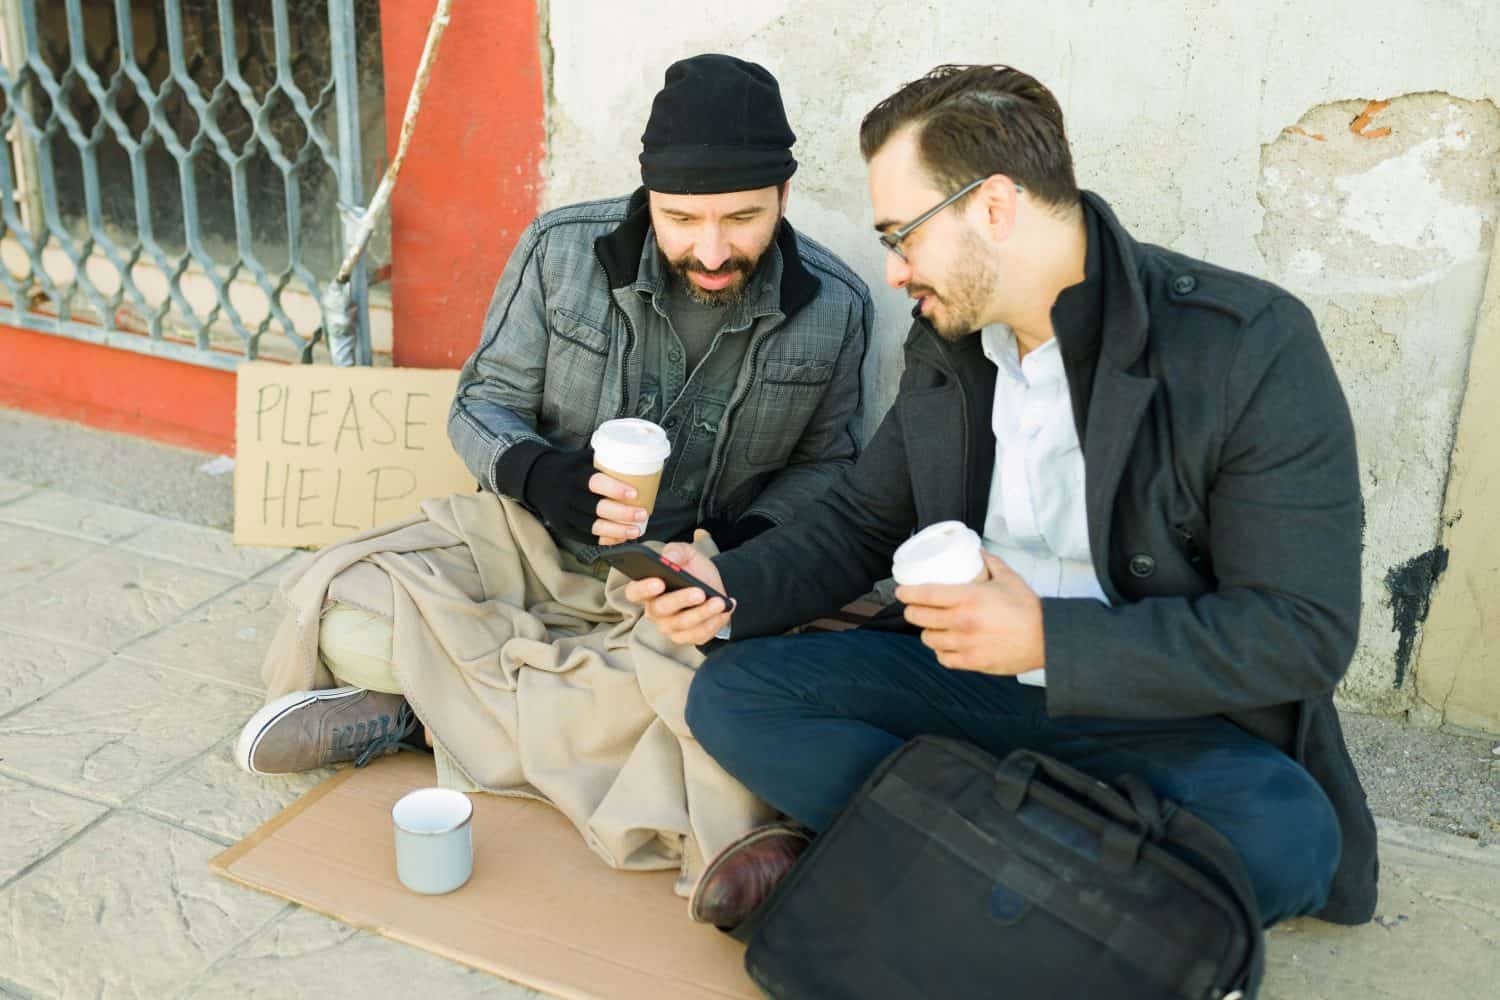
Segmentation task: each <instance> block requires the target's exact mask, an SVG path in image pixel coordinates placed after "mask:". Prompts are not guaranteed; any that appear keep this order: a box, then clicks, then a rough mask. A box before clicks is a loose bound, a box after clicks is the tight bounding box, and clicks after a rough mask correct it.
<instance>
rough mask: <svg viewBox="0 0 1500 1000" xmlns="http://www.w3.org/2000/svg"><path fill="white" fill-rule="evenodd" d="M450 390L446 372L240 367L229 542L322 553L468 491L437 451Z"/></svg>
mask: <svg viewBox="0 0 1500 1000" xmlns="http://www.w3.org/2000/svg"><path fill="white" fill-rule="evenodd" d="M457 384H458V372H456V371H435V370H429V369H419V368H367V367H356V368H334V367H330V366H327V365H279V364H272V363H270V362H250V363H247V364H243V365H241V366H240V368H239V375H238V389H237V392H236V413H235V447H236V458H235V465H234V540H235V542H236V543H237V544H239V545H278V546H294V545H306V546H318V545H326V544H328V543H329V542H334V541H338V540H339V539H341V538H344V537H346V536H348V535H351V534H353V533H355V532H357V531H363V530H365V529H366V528H372V527H374V526H375V525H377V524H385V523H387V522H390V521H395V520H399V519H400V518H403V517H407V516H409V515H411V514H415V513H416V512H417V505H418V504H420V503H421V502H422V501H423V500H425V499H428V498H429V497H440V496H447V495H448V494H450V493H458V492H471V491H472V490H473V489H474V486H475V482H474V477H473V476H472V475H471V474H470V473H469V470H468V469H467V468H465V467H464V464H463V462H462V460H460V459H459V457H458V455H457V454H455V453H454V451H453V446H452V445H451V444H449V443H448V407H449V405H450V404H451V403H452V402H453V392H454V388H455V387H456V386H457Z"/></svg>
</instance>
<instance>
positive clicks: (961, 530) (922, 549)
mask: <svg viewBox="0 0 1500 1000" xmlns="http://www.w3.org/2000/svg"><path fill="white" fill-rule="evenodd" d="M983 551H984V543H983V542H982V541H981V540H980V538H979V535H978V533H977V532H975V531H974V530H973V529H972V528H970V527H969V526H968V525H966V524H964V523H963V522H962V521H939V522H938V523H937V524H930V525H928V526H927V527H925V528H923V529H922V530H921V531H919V532H917V533H916V534H915V535H912V536H911V537H910V538H908V539H907V540H906V541H904V542H902V543H901V547H900V548H899V549H897V550H896V555H895V557H894V558H893V559H892V562H891V576H892V577H894V578H895V580H896V582H897V583H899V584H901V585H902V586H912V585H914V584H920V583H974V582H976V581H978V580H982V579H984V578H985V577H986V576H988V573H987V572H986V571H985V568H984V555H983Z"/></svg>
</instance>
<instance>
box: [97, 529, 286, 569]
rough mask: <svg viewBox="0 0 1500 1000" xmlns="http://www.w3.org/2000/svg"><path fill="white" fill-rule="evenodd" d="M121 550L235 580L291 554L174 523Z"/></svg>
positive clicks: (139, 536) (136, 537)
mask: <svg viewBox="0 0 1500 1000" xmlns="http://www.w3.org/2000/svg"><path fill="white" fill-rule="evenodd" d="M120 547H121V548H122V549H127V550H129V551H131V552H140V553H143V554H145V555H148V556H156V557H158V558H161V559H169V560H171V561H172V562H180V563H186V564H187V565H189V566H197V567H199V568H201V569H211V570H216V571H218V572H220V573H229V574H232V575H234V576H238V577H251V576H254V575H255V574H256V573H259V572H260V571H261V570H263V569H266V568H267V567H269V566H272V565H274V564H275V563H277V562H278V561H280V560H282V559H284V558H286V555H287V553H288V552H290V551H291V550H290V549H268V548H259V547H256V546H249V545H247V546H237V545H235V544H234V536H233V535H231V534H230V533H229V532H227V531H217V530H215V529H213V528H204V527H200V526H199V525H196V524H182V523H180V522H177V521H158V522H157V523H155V524H152V525H151V526H149V527H147V528H146V529H145V530H144V531H142V532H140V533H139V534H136V535H132V536H131V537H130V538H128V539H126V540H125V541H123V542H121V543H120Z"/></svg>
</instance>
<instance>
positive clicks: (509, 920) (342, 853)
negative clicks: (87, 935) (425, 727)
mask: <svg viewBox="0 0 1500 1000" xmlns="http://www.w3.org/2000/svg"><path fill="white" fill-rule="evenodd" d="M434 782H435V775H434V770H433V765H432V758H430V757H426V756H424V755H420V754H408V753H403V754H396V755H394V756H392V757H387V758H385V759H384V760H381V761H379V762H377V763H375V764H372V765H370V766H369V767H366V768H361V769H354V768H349V769H346V770H343V771H341V772H339V773H338V774H336V775H334V776H333V777H332V778H330V779H328V780H327V781H325V782H324V783H323V784H321V785H319V786H318V787H317V788H314V789H313V790H312V791H310V792H308V793H307V794H306V795H305V796H303V797H302V798H301V799H300V800H298V801H297V802H295V803H293V804H292V805H291V806H289V807H287V809H286V810H284V811H283V812H282V813H281V814H280V815H278V816H276V817H275V818H273V819H271V820H270V821H269V822H267V823H266V824H265V825H264V826H262V827H261V828H260V829H259V830H256V831H255V832H254V833H252V834H251V835H250V836H248V837H246V838H245V839H244V840H243V841H241V842H240V843H238V844H236V845H235V846H234V847H231V848H229V849H228V850H227V851H225V852H224V853H222V854H220V855H219V856H218V857H216V858H214V859H213V861H212V862H211V864H212V866H213V868H214V870H215V871H217V872H219V873H220V874H222V875H225V876H227V877H228V878H231V879H233V880H235V881H237V882H241V883H244V884H245V885H249V886H252V887H254V888H257V889H261V890H263V891H265V892H269V893H272V894H274V895H277V896H281V897H283V898H286V899H290V900H293V901H294V902H297V903H301V904H302V905H303V906H307V907H309V908H311V909H314V910H317V911H319V912H320V913H324V914H327V915H328V916H331V917H335V918H337V919H339V920H342V921H344V922H346V923H349V924H353V925H354V926H356V927H361V928H365V929H367V930H371V931H374V932H375V933H377V934H382V935H384V936H386V937H389V938H394V939H396V940H398V941H405V942H406V943H408V944H412V945H416V946H417V947H419V948H424V949H426V950H428V951H432V952H435V953H437V954H439V955H443V956H445V957H447V958H451V959H455V960H457V961H459V962H463V963H464V964H466V965H471V966H474V967H475V968H479V969H484V970H486V971H488V972H493V973H497V974H499V975H502V976H505V977H506V978H508V979H513V980H516V981H518V982H521V983H524V984H526V985H528V986H531V987H533V988H535V989H538V990H542V991H544V992H548V993H554V994H557V995H559V996H564V997H609V998H617V997H623V998H641V1000H647V998H650V1000H672V998H688V997H719V998H727V997H744V998H757V997H759V996H761V993H760V992H759V990H757V989H756V988H755V986H754V984H753V983H752V982H751V981H750V978H749V976H747V975H746V974H745V971H744V947H743V946H742V945H740V944H738V943H736V942H735V941H733V940H732V939H731V938H729V937H728V936H726V935H724V934H721V933H719V932H718V931H716V930H714V929H713V928H712V927H708V926H705V925H702V924H696V923H693V922H692V921H691V920H689V919H688V915H687V902H686V900H684V899H682V898H681V897H679V896H676V895H674V894H673V892H672V883H673V881H674V879H675V877H676V872H674V871H665V872H621V871H615V870H614V869H611V868H609V867H607V866H605V865H604V864H603V863H602V862H601V861H600V860H599V859H598V858H597V857H596V856H595V855H594V854H593V853H592V852H591V851H589V849H588V848H587V847H586V846H585V845H584V844H583V841H582V839H581V838H580V837H579V835H578V832H577V831H576V830H574V829H573V827H572V826H571V825H570V824H569V823H568V821H567V820H566V819H564V818H563V816H562V815H561V814H560V813H558V812H557V811H556V810H554V809H552V808H551V807H550V806H547V805H544V804H542V803H540V802H532V801H528V800H524V799H513V798H502V797H500V796H495V795H483V794H478V795H472V796H470V797H471V798H472V799H473V800H474V821H473V822H474V875H473V877H472V878H471V879H470V880H469V882H468V884H467V885H465V886H463V887H462V888H461V889H458V890H457V891H455V892H452V893H449V894H448V895H446V896H421V895H418V894H416V893H413V892H410V891H409V890H407V889H406V888H404V887H403V886H402V885H401V883H400V882H399V881H397V879H396V860H395V846H394V841H393V836H392V833H391V818H390V816H391V806H392V805H394V804H395V802H396V800H397V799H399V798H400V797H401V796H402V795H404V794H405V793H406V792H408V791H410V790H411V789H413V788H420V787H423V786H426V785H431V784H433V783H434Z"/></svg>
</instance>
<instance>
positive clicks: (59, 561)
mask: <svg viewBox="0 0 1500 1000" xmlns="http://www.w3.org/2000/svg"><path fill="white" fill-rule="evenodd" d="M102 551H104V549H103V546H101V545H99V544H98V543H97V542H86V541H84V540H82V539H80V538H73V537H72V536H70V535H59V534H57V533H56V532H52V531H42V530H41V529H39V528H23V527H20V526H18V525H14V524H0V594H3V593H5V592H6V591H8V590H15V589H16V588H17V587H22V586H25V585H26V584H29V583H36V582H37V581H38V580H40V579H41V578H42V577H44V576H46V575H47V574H49V573H53V572H55V571H57V570H59V569H61V568H62V567H64V566H66V565H68V564H69V563H74V562H77V561H78V560H80V559H83V558H84V557H86V556H88V555H89V554H91V553H97V552H102Z"/></svg>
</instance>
